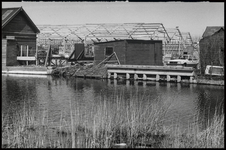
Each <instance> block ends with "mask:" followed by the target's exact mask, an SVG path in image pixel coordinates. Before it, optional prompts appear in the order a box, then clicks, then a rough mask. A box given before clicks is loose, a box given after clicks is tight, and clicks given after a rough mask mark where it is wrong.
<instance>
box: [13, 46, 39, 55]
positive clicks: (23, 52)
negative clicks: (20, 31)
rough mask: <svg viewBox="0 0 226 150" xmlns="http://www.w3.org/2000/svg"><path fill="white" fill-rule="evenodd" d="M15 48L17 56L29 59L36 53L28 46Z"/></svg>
mask: <svg viewBox="0 0 226 150" xmlns="http://www.w3.org/2000/svg"><path fill="white" fill-rule="evenodd" d="M17 48H18V49H19V50H18V53H17V56H21V57H29V56H34V55H35V53H36V51H35V50H33V48H32V47H30V46H28V45H20V47H17Z"/></svg>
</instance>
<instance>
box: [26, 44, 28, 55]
mask: <svg viewBox="0 0 226 150" xmlns="http://www.w3.org/2000/svg"><path fill="white" fill-rule="evenodd" d="M26 47H27V48H26V49H27V57H28V45H27V46H26Z"/></svg>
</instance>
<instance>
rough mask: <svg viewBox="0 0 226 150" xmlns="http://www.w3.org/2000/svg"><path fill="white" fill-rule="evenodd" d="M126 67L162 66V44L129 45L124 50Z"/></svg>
mask: <svg viewBox="0 0 226 150" xmlns="http://www.w3.org/2000/svg"><path fill="white" fill-rule="evenodd" d="M126 64H128V65H163V63H162V43H161V42H159V43H156V42H152V43H129V44H127V50H126Z"/></svg>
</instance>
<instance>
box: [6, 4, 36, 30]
mask: <svg viewBox="0 0 226 150" xmlns="http://www.w3.org/2000/svg"><path fill="white" fill-rule="evenodd" d="M19 12H22V13H23V14H24V15H25V17H26V19H27V21H28V22H29V23H30V24H31V25H32V28H33V29H34V31H35V33H40V31H39V29H38V28H37V26H36V25H35V24H34V23H33V21H32V20H31V19H30V17H29V16H28V15H27V13H26V12H25V11H24V9H23V8H22V7H16V8H2V28H4V27H5V26H6V25H7V24H8V23H9V22H10V21H11V20H12V19H13V18H14V17H16V15H17V14H18V13H19Z"/></svg>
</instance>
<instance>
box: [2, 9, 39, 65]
mask: <svg viewBox="0 0 226 150" xmlns="http://www.w3.org/2000/svg"><path fill="white" fill-rule="evenodd" d="M39 32H40V31H39V29H38V28H37V27H36V25H35V24H34V23H33V22H32V20H31V19H30V18H29V16H28V15H27V13H26V12H25V11H24V10H23V8H22V7H19V8H2V67H4V66H16V65H29V64H35V62H36V60H35V54H36V38H37V37H36V35H37V33H39Z"/></svg>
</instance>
